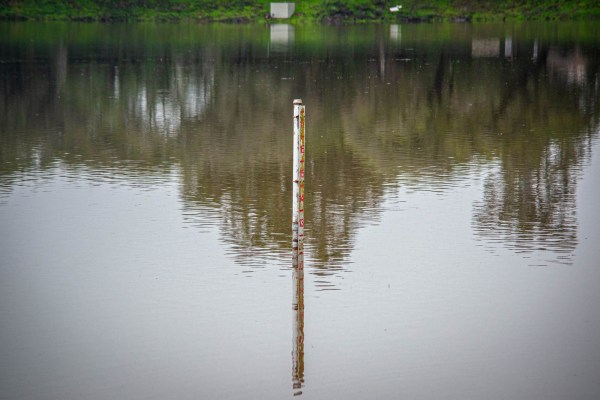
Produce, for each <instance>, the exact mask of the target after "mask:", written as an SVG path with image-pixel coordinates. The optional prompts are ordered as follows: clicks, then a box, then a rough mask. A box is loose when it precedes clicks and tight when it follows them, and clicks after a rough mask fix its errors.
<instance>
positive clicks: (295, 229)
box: [292, 99, 305, 256]
mask: <svg viewBox="0 0 600 400" xmlns="http://www.w3.org/2000/svg"><path fill="white" fill-rule="evenodd" d="M304 140H305V136H304V105H303V104H302V100H301V99H296V100H294V152H293V167H294V173H293V178H292V179H293V194H292V196H293V205H292V249H293V250H294V254H295V256H296V255H297V253H299V254H302V253H303V251H304V150H305V142H304Z"/></svg>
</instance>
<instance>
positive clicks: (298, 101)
mask: <svg viewBox="0 0 600 400" xmlns="http://www.w3.org/2000/svg"><path fill="white" fill-rule="evenodd" d="M301 104H302V99H294V105H301Z"/></svg>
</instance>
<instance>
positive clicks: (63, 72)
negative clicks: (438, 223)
mask: <svg viewBox="0 0 600 400" xmlns="http://www.w3.org/2000/svg"><path fill="white" fill-rule="evenodd" d="M384 28H385V27H373V26H369V27H342V28H334V27H323V28H319V29H314V30H312V31H310V32H308V31H303V30H302V29H300V28H297V29H296V31H295V33H294V36H293V40H294V41H295V43H293V46H292V45H289V46H286V47H284V48H283V50H282V49H279V50H280V51H278V52H275V51H271V50H272V49H271V50H270V48H269V46H268V45H266V44H267V43H268V41H269V30H268V29H266V28H265V29H263V27H253V26H241V27H234V26H231V27H214V26H198V27H189V26H179V25H177V26H171V25H168V24H167V25H165V26H154V27H152V28H151V29H150V28H149V27H147V26H146V27H135V26H134V27H132V26H129V27H127V26H125V27H115V28H113V27H110V29H108V27H105V26H96V25H94V26H85V27H70V28H61V29H62V30H61V29H58V30H52V29H50V28H48V29H49V31H43V30H42V31H40V32H35V33H34V34H33V36H35V38H36V40H35V41H29V37H30V34H29V33H28V34H25V33H23V32H22V31H21V30H20V28H19V26H18V25H11V24H8V25H5V26H4V27H3V28H2V29H3V31H4V33H5V35H2V37H3V38H4V39H0V40H5V41H7V42H3V43H2V46H1V49H2V50H1V53H0V57H1V58H2V60H3V63H2V64H1V65H0V79H1V83H2V84H1V86H0V87H1V91H0V112H1V115H0V129H1V138H2V164H1V167H0V168H1V171H0V173H1V176H2V180H3V181H4V182H5V183H3V185H7V183H6V182H8V181H9V180H10V179H16V178H15V176H16V173H17V171H23V170H28V169H37V168H39V169H44V168H48V167H49V166H51V165H53V163H54V162H55V161H56V160H60V161H61V162H63V163H65V164H66V165H71V166H73V167H78V166H86V167H90V168H92V169H96V170H106V171H109V172H110V173H111V174H117V175H118V174H126V175H128V176H131V177H139V176H148V175H150V176H164V177H167V178H168V177H169V176H171V175H172V174H173V171H177V175H178V176H179V177H180V179H181V198H182V205H183V206H182V208H183V213H184V216H185V218H186V220H187V221H188V222H189V223H190V224H195V225H198V226H202V227H218V229H219V231H220V234H221V237H222V240H223V241H224V242H226V243H228V245H229V247H228V248H229V252H230V254H231V255H232V256H233V257H236V258H238V259H239V260H240V262H242V263H243V264H245V265H253V266H255V267H259V266H261V265H264V263H265V261H266V260H274V261H275V262H277V263H280V265H282V266H286V265H287V262H288V260H289V258H288V254H289V226H290V201H289V199H290V198H291V187H289V182H290V180H291V161H290V158H291V155H290V152H289V149H290V148H291V145H290V143H291V123H290V120H289V119H290V115H291V110H290V107H289V104H291V103H290V101H291V99H293V98H295V97H302V98H303V99H304V100H305V103H306V104H309V105H310V109H311V118H310V119H309V120H308V121H307V134H308V143H309V147H310V152H309V155H308V158H307V181H308V182H310V188H311V192H310V197H311V201H310V202H309V203H307V205H306V218H305V219H306V226H307V228H306V237H307V238H306V246H307V250H308V254H309V257H310V258H309V261H310V263H311V266H313V267H314V272H315V273H316V274H321V275H328V274H332V273H336V271H338V270H340V269H343V268H345V264H346V263H347V262H348V261H349V254H350V252H351V250H352V248H353V245H354V238H355V236H356V232H357V229H358V228H359V227H360V226H363V225H364V224H373V223H377V221H378V218H380V216H381V213H382V212H383V210H382V203H383V201H384V200H385V198H386V194H387V193H389V192H390V191H392V190H393V189H394V188H397V187H400V186H413V187H415V188H417V189H423V190H442V191H443V190H445V189H447V188H449V187H452V186H453V185H454V184H455V182H456V180H457V179H460V178H461V177H462V176H464V175H465V168H467V169H468V168H470V166H471V165H473V164H478V165H480V166H482V167H485V168H484V169H483V170H484V171H489V173H487V176H486V178H485V185H484V192H483V195H482V198H481V201H479V202H477V203H475V204H474V206H473V221H472V227H473V230H474V231H475V232H476V234H477V235H478V236H479V237H480V238H482V239H483V240H487V241H490V242H495V241H500V242H502V243H503V244H506V245H507V246H508V247H509V248H512V249H515V250H518V251H529V250H534V249H547V250H550V251H552V252H556V253H557V254H558V258H557V260H559V261H560V262H566V263H568V262H569V260H570V258H569V256H570V254H571V253H572V251H573V250H574V249H575V247H576V245H577V217H576V213H575V206H576V204H575V201H576V199H575V193H576V185H577V178H578V175H579V172H580V170H581V167H582V165H584V164H585V163H586V161H587V160H589V157H590V153H589V151H590V141H591V140H592V139H593V138H594V137H595V136H597V132H598V115H599V113H598V102H597V99H598V98H599V96H598V95H599V93H598V90H599V85H598V79H599V76H598V75H599V74H598V72H599V71H598V57H597V55H596V51H595V49H596V47H595V44H596V43H595V42H593V41H590V40H589V39H587V36H585V35H583V39H581V40H580V41H575V40H574V39H573V37H572V36H571V33H570V30H568V29H565V30H564V31H560V30H559V32H558V33H557V34H556V35H557V36H556V37H557V38H556V37H554V36H548V35H549V34H548V32H547V31H546V30H540V31H535V30H526V29H523V30H519V28H518V27H516V28H512V31H511V32H510V35H507V34H506V32H505V31H504V28H503V27H497V26H496V27H492V28H489V29H484V28H481V27H478V26H462V25H457V26H445V25H444V26H434V27H423V26H414V27H410V26H409V27H406V28H403V30H402V37H401V39H399V38H395V37H393V38H390V36H389V34H388V33H387V31H386V30H385V29H384ZM77 29H79V30H83V31H85V32H87V31H88V30H93V31H94V32H93V34H92V35H88V36H86V35H82V34H81V33H82V32H71V30H77ZM120 30H125V31H123V32H122V31H120ZM85 32H83V33H85ZM88 33H89V32H88ZM123 35H125V36H126V37H128V38H129V39H130V40H129V41H127V42H126V43H125V42H123V41H122V40H121V39H120V37H124V36H123ZM89 37H92V38H96V39H89ZM99 37H101V38H103V39H102V40H103V41H102V42H98V41H97V40H98V39H97V38H99ZM41 38H44V39H43V40H42V39H41ZM174 38H176V39H174ZM40 60H41V61H42V62H38V61H40ZM486 168H487V169H486ZM286 268H289V267H286Z"/></svg>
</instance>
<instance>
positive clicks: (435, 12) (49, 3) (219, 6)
mask: <svg viewBox="0 0 600 400" xmlns="http://www.w3.org/2000/svg"><path fill="white" fill-rule="evenodd" d="M396 5H401V6H402V8H401V9H400V11H399V12H395V13H393V12H391V11H390V7H392V6H396ZM269 8H270V1H267V0H216V1H211V0H0V19H4V20H72V21H123V20H125V21H148V20H159V21H160V20H194V21H199V22H238V23H241V22H257V21H262V20H268V19H269ZM506 19H509V20H581V19H600V1H598V0H562V1H549V0H298V1H296V13H295V15H294V16H293V17H292V18H291V19H289V20H286V21H289V22H291V23H309V22H314V23H323V22H325V23H356V22H370V21H373V22H394V21H402V22H406V21H409V22H423V21H437V20H440V21H498V20H506Z"/></svg>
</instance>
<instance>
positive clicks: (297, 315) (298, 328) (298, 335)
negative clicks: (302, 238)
mask: <svg viewBox="0 0 600 400" xmlns="http://www.w3.org/2000/svg"><path fill="white" fill-rule="evenodd" d="M303 247H304V246H303V245H302V244H300V246H299V249H298V250H294V252H293V258H292V266H293V268H292V271H293V272H292V282H293V290H292V293H293V296H292V313H293V318H294V322H293V324H292V387H293V389H294V396H299V395H301V394H302V386H303V385H304V250H303Z"/></svg>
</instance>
